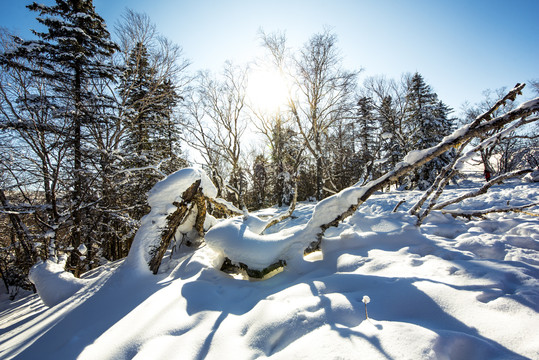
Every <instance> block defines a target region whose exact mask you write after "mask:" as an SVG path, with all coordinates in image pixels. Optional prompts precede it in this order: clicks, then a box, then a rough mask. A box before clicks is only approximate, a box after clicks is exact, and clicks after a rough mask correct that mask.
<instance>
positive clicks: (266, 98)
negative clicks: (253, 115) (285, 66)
mask: <svg viewBox="0 0 539 360" xmlns="http://www.w3.org/2000/svg"><path fill="white" fill-rule="evenodd" d="M288 94H289V88H288V86H287V81H286V79H285V77H284V76H283V74H282V73H281V72H279V71H278V70H277V69H270V68H262V67H257V68H253V69H252V70H251V71H250V72H249V79H248V84H247V98H248V101H249V102H250V104H251V105H252V107H253V108H254V109H255V110H257V111H264V112H278V111H279V109H282V108H283V107H284V106H286V104H287V103H288Z"/></svg>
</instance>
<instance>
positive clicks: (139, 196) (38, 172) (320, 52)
mask: <svg viewBox="0 0 539 360" xmlns="http://www.w3.org/2000/svg"><path fill="white" fill-rule="evenodd" d="M28 9H29V10H30V11H32V12H33V13H35V14H36V20H37V22H36V25H37V24H40V25H41V27H42V28H43V29H44V30H43V31H42V32H40V31H34V39H21V38H20V37H17V36H15V35H13V34H11V33H10V32H9V31H8V30H6V29H0V31H1V32H0V66H1V70H0V71H1V72H0V200H1V205H0V247H1V252H0V275H1V277H2V280H3V283H4V284H3V285H4V286H5V290H6V291H7V292H8V293H10V294H12V295H13V296H15V295H16V294H17V292H18V290H19V289H25V290H32V289H33V284H32V283H31V282H30V281H29V279H28V273H29V271H30V269H31V268H32V266H34V265H35V264H36V263H37V262H38V261H39V260H44V259H50V260H53V261H55V262H59V261H60V259H63V261H64V262H62V263H65V269H66V270H67V271H69V272H71V273H73V274H74V276H75V277H77V278H78V277H80V276H81V275H82V274H84V273H86V272H88V271H90V270H92V269H95V268H97V267H99V266H101V265H103V264H107V263H109V262H112V261H115V260H119V259H123V258H125V257H126V256H127V255H128V253H129V250H130V248H131V245H132V243H133V239H134V237H135V234H136V232H137V230H138V229H139V227H140V225H141V219H142V217H143V216H144V215H146V214H148V213H149V212H150V206H149V204H148V197H147V194H148V192H149V191H150V189H151V188H152V187H154V185H155V184H156V183H157V182H158V181H160V180H163V179H165V178H166V177H167V176H168V175H170V174H173V173H175V172H176V171H178V170H180V169H182V168H185V167H189V166H196V167H198V168H200V169H203V170H204V171H205V173H207V174H208V176H209V178H210V179H211V182H212V183H213V184H214V185H215V188H216V194H215V196H214V198H216V199H217V198H219V199H223V200H224V201H223V202H219V201H214V202H211V201H210V200H208V204H207V207H208V212H211V213H212V215H213V216H215V217H223V216H229V215H231V213H230V211H232V214H246V213H248V212H250V211H255V210H258V209H263V208H268V207H271V206H275V205H276V206H278V207H289V212H290V213H289V214H288V215H291V214H292V212H293V211H294V207H295V204H296V203H297V202H319V201H322V200H324V199H326V198H328V197H330V196H332V195H335V194H338V193H339V192H341V191H343V190H344V189H347V188H349V187H351V186H367V185H368V184H371V187H370V188H369V189H370V190H369V191H371V192H374V191H389V190H391V189H393V190H394V189H397V190H405V189H406V190H413V189H415V190H421V191H424V192H425V194H426V195H428V196H430V195H432V194H433V191H434V190H436V189H439V188H443V186H441V187H440V186H439V185H440V183H444V184H447V183H448V182H450V181H452V180H454V179H456V178H458V177H459V176H464V175H465V174H463V173H460V172H459V168H458V166H455V164H456V162H457V159H459V158H460V157H461V156H462V155H463V154H464V153H466V152H467V151H468V152H469V151H470V150H469V149H472V150H473V151H472V152H473V153H474V154H478V155H480V157H479V158H480V163H481V164H482V165H481V166H482V168H483V169H484V173H485V175H486V176H487V179H486V181H487V182H489V180H490V179H489V178H490V176H492V177H493V179H494V177H495V176H497V177H498V178H497V179H498V180H497V181H501V179H505V178H509V177H511V176H517V175H523V174H525V173H529V172H531V171H532V170H533V169H537V168H538V166H539V152H537V149H538V146H539V144H538V134H539V131H538V130H539V129H538V127H537V123H536V120H537V117H534V116H531V117H530V115H532V114H533V113H534V112H535V113H536V112H537V107H538V106H537V104H531V105H530V106H529V107H528V108H526V109H524V110H526V111H525V112H523V111H522V109H523V108H519V107H517V105H516V104H517V103H516V102H515V97H516V96H517V95H518V94H519V93H520V92H521V90H522V88H523V86H524V84H517V85H516V86H515V87H514V88H513V89H512V90H511V88H507V89H506V88H501V89H495V90H486V91H485V93H484V100H483V101H481V102H480V103H477V104H466V106H465V107H464V110H463V111H462V114H463V115H462V116H461V117H460V118H457V117H456V116H455V115H454V113H455V111H454V109H451V108H450V107H449V106H447V105H446V104H445V103H444V102H443V100H442V99H440V98H439V97H438V95H437V94H436V92H434V90H433V88H432V87H431V86H430V85H429V84H428V83H427V82H426V80H425V78H424V77H423V76H422V75H421V74H420V73H419V72H414V73H406V74H403V75H402V77H401V78H399V79H390V78H387V77H384V76H382V75H381V76H376V77H368V78H365V79H361V77H360V74H361V71H360V70H354V69H351V70H348V69H343V62H342V57H341V55H340V52H339V48H338V39H337V36H336V35H335V34H334V33H332V32H331V30H326V29H323V30H321V32H319V33H316V34H313V35H312V36H311V37H310V38H309V39H305V43H304V45H303V46H302V47H300V48H298V49H291V48H289V46H288V44H287V39H286V35H285V34H284V33H279V32H275V33H265V32H264V31H263V30H261V31H260V33H259V39H260V46H261V47H263V48H264V50H265V53H266V56H265V57H264V58H263V59H253V61H252V62H251V63H249V64H234V63H231V62H225V63H224V64H223V68H222V72H220V73H218V74H214V73H211V72H210V71H206V70H198V69H193V68H192V66H191V64H190V62H189V60H188V55H189V54H184V53H183V50H182V48H181V46H180V45H178V44H175V43H172V42H171V41H170V40H168V39H167V38H165V37H163V36H162V35H161V34H160V33H159V31H158V28H157V26H156V25H155V24H154V23H153V22H152V20H151V19H150V18H149V17H148V16H147V15H145V14H143V13H137V12H134V11H131V10H126V11H125V13H124V16H123V18H122V19H121V20H120V21H119V22H118V23H117V24H115V26H114V30H113V32H112V33H111V32H109V30H108V27H107V25H106V24H105V22H104V20H103V19H102V18H101V17H100V16H99V15H98V14H97V13H96V12H95V9H94V7H93V5H92V3H91V2H90V1H60V0H58V1H56V4H55V5H51V6H45V5H38V4H36V3H34V4H32V5H29V6H28ZM257 73H258V74H260V73H266V74H271V75H270V77H273V78H279V79H280V80H279V81H280V83H279V84H280V85H277V86H273V85H271V86H270V82H271V80H270V77H263V79H264V80H262V81H263V82H264V81H265V82H266V83H267V84H268V85H267V87H271V90H272V91H274V92H277V91H280V92H281V94H278V95H275V94H273V93H272V92H271V91H270V92H263V93H262V95H261V96H262V97H273V96H276V98H277V99H278V100H275V99H274V98H271V99H263V100H260V99H255V96H253V90H252V89H253V86H260V85H256V82H255V80H254V79H255V77H256V74H257ZM360 79H361V82H360ZM516 80H518V81H528V82H529V84H528V86H529V87H531V88H532V91H533V92H534V93H535V94H536V95H539V82H538V81H537V80H534V79H516ZM258 81H260V80H258ZM282 93H284V95H283V94H282ZM259 97H260V96H259ZM276 102H277V103H276ZM502 105H503V106H502ZM506 113H507V114H509V117H507V116H506V115H504V116H506V117H505V118H503V116H501V115H503V114H506ZM500 118H502V120H503V121H498V122H496V123H493V124H491V126H484V127H480V126H479V128H480V129H481V130H480V131H476V132H475V133H473V134H471V133H472V131H470V135H466V136H465V137H464V138H463V141H462V142H460V141H458V142H457V141H453V140H456V139H457V137H458V136H461V135H463V134H464V131H463V132H460V133H458V134H455V130H456V129H458V128H461V127H462V126H463V125H465V124H472V126H471V128H472V130H474V129H476V128H477V127H478V124H479V122H480V121H483V122H484V123H488V122H489V121H490V120H492V119H494V120H492V121H495V120H496V119H500ZM513 120H518V123H517V124H516V125H514V124H513V125H510V126H509V125H508V124H510V122H511V121H513ZM474 124H475V125H474ZM506 125H507V126H506ZM466 129H468V130H469V129H470V127H468V128H466ZM452 134H453V135H452ZM472 135H473V136H472ZM451 136H453V138H451ZM448 139H449V140H448ZM451 141H453V142H451ZM444 142H445V143H444ZM440 144H444V146H441V147H440V146H439V145H440ZM437 146H438V147H437ZM423 149H435V150H436V152H433V153H435V156H434V155H432V154H431V153H425V152H421V151H420V150H423ZM407 154H408V155H407ZM431 155H432V156H431ZM405 156H406V158H405ZM403 159H404V161H405V163H407V164H412V165H413V164H417V166H416V165H413V166H410V167H407V168H405V169H404V170H402V169H403V167H402V166H401V165H402V161H403ZM406 159H407V160H406ZM416 160H421V161H416ZM423 160H425V161H423ZM420 162H421V164H419V163H420ZM401 170H402V171H401ZM386 174H391V176H390V177H387V178H385V179H387V180H384V181H383V183H376V184H375V185H376V186H374V185H372V184H373V181H375V180H377V179H380V178H382V177H383V176H384V175H386ZM506 174H509V175H507V177H504V176H505V175H506ZM379 184H381V185H379ZM369 195H370V193H369ZM425 200H426V199H423V200H422V201H421V202H419V203H418V207H417V208H414V209H412V210H411V213H412V214H414V215H417V217H418V224H420V223H421V222H422V221H423V220H424V219H425V217H426V215H427V214H428V212H429V211H430V209H431V208H433V207H435V205H436V204H435V202H433V203H432V206H431V207H430V208H428V209H427V210H421V206H422V205H423V203H424V202H425ZM225 203H226V204H227V206H223V204H225ZM352 205H353V204H351V206H350V208H349V209H347V211H348V212H350V211H351V212H353V211H355V210H356V208H357V207H353V206H352ZM231 209H232V210H231ZM345 213H346V212H344V213H342V215H343V216H342V217H340V219H339V220H338V221H337V223H338V222H340V221H341V220H342V218H344V217H347V216H349V215H350V213H346V214H345ZM338 215H339V214H338V213H336V214H335V216H336V217H339V216H340V215H339V216H338ZM329 220H332V219H329ZM335 224H336V223H333V224H332V223H331V221H328V222H327V223H320V224H318V225H319V226H321V227H322V229H323V230H324V231H325V229H327V228H328V227H329V226H334V225H335ZM324 226H325V228H324ZM198 230H199V233H201V235H203V234H204V231H205V230H207V229H204V228H199V229H198ZM322 234H323V231H322ZM320 236H321V235H320ZM166 245H168V243H167V244H166ZM157 267H159V265H157ZM156 271H157V270H156Z"/></svg>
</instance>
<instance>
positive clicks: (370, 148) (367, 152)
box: [357, 97, 378, 181]
mask: <svg viewBox="0 0 539 360" xmlns="http://www.w3.org/2000/svg"><path fill="white" fill-rule="evenodd" d="M357 105H358V120H357V122H358V130H359V131H358V140H359V149H358V154H357V156H358V160H359V162H360V164H361V165H360V166H361V169H362V170H361V173H360V174H359V176H360V177H363V179H364V181H367V180H369V179H370V178H372V176H373V175H375V174H373V172H374V161H375V160H376V157H377V152H378V151H377V144H376V138H377V134H376V129H377V127H378V126H377V123H376V118H375V114H374V105H373V101H372V99H371V98H368V97H362V98H360V99H359V100H358V104H357Z"/></svg>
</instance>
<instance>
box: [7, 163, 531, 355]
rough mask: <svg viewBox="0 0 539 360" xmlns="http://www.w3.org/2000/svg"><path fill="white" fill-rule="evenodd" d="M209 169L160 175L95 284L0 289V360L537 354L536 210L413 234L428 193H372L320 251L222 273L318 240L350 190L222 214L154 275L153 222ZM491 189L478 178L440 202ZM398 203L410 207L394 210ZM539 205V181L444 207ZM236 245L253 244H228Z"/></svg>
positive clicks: (437, 223) (435, 224) (447, 221)
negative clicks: (256, 276)
mask: <svg viewBox="0 0 539 360" xmlns="http://www.w3.org/2000/svg"><path fill="white" fill-rule="evenodd" d="M184 177H185V178H186V179H188V180H185V181H184V180H181V179H184ZM199 177H200V178H203V177H204V175H201V174H200V173H199V172H197V171H195V170H194V169H190V170H187V171H186V172H185V173H183V174H180V175H178V174H175V175H172V178H169V179H167V180H164V181H163V182H161V183H160V185H159V186H158V187H157V190H156V189H154V191H152V193H151V194H150V203H151V206H152V212H151V213H150V214H149V215H148V216H147V217H146V218H145V219H144V220H143V222H142V223H143V224H142V227H141V230H140V231H139V232H138V233H137V238H136V240H135V243H134V244H133V246H135V249H134V250H132V251H131V253H130V255H129V257H128V259H127V260H126V261H120V262H117V263H111V264H109V265H106V266H102V267H100V268H97V269H95V270H94V271H92V272H91V273H89V274H86V275H85V276H84V279H82V280H80V281H84V282H85V283H84V286H83V287H82V288H80V289H79V290H78V291H76V292H74V293H72V295H71V296H70V297H69V298H67V299H65V300H64V301H61V302H57V304H56V305H52V306H47V305H45V304H44V303H43V300H44V299H40V298H39V297H38V295H37V294H30V295H27V296H25V297H22V298H19V299H17V300H16V301H14V302H9V300H7V297H6V296H5V295H1V296H2V297H0V358H2V359H12V358H16V359H36V358H39V359H75V358H77V359H220V360H222V359H254V358H270V359H291V358H293V359H359V358H361V359H526V358H528V359H538V358H539V332H537V327H538V325H539V314H538V309H539V280H538V279H539V217H537V216H533V214H538V213H539V207H538V206H535V207H531V208H527V209H526V212H522V213H517V212H511V213H496V214H491V215H488V216H487V217H486V218H485V219H473V220H463V219H461V218H453V217H451V216H450V215H444V214H442V213H440V212H433V213H432V214H431V215H429V217H428V218H427V219H426V221H425V223H424V225H423V226H422V227H421V228H417V227H416V226H415V225H414V223H415V218H414V217H411V216H410V215H408V214H407V212H406V211H407V209H408V208H409V207H411V206H412V205H413V204H414V202H415V200H417V199H418V198H419V196H420V195H421V193H419V192H409V191H406V192H404V191H393V192H389V193H376V194H375V195H373V196H372V197H371V198H370V199H369V200H368V201H366V202H365V203H364V204H362V205H361V206H360V207H359V209H358V211H357V212H356V213H355V214H354V215H352V216H351V217H350V218H348V219H347V220H346V221H344V222H343V223H342V224H341V225H340V226H339V227H337V228H330V229H328V230H327V231H326V234H325V237H324V238H323V241H322V252H321V253H315V254H311V255H310V256H308V257H306V258H305V259H303V257H301V258H300V259H298V258H296V255H293V256H292V257H294V259H295V260H294V261H292V264H289V266H287V267H286V268H285V269H284V271H283V272H281V273H279V274H277V275H275V276H273V277H271V278H269V279H267V280H264V281H250V280H246V279H241V278H239V277H237V276H236V277H233V276H230V275H227V274H225V273H223V272H221V271H220V270H219V267H220V264H221V262H222V259H223V254H222V252H223V251H229V252H230V253H232V254H235V253H237V256H244V257H249V256H254V255H255V254H256V256H257V258H256V259H255V260H253V261H257V262H260V265H261V266H262V265H264V264H265V263H264V262H265V261H266V260H265V258H266V257H272V256H277V257H279V256H285V255H287V254H290V253H291V250H290V248H288V249H287V247H289V246H295V245H297V244H300V243H301V244H303V243H305V242H306V241H307V240H314V239H308V236H312V235H313V234H312V231H313V230H312V229H314V228H315V227H316V226H317V225H318V224H319V223H320V222H322V221H323V220H324V219H325V220H331V219H332V217H333V216H334V215H335V213H334V212H333V211H341V210H342V209H343V208H345V209H346V204H347V203H349V202H350V201H352V200H353V198H356V197H357V194H358V193H359V192H360V190H359V189H355V190H354V191H352V190H350V191H349V192H348V193H344V194H341V195H340V196H339V197H332V198H330V199H329V200H325V202H321V203H320V204H318V205H315V204H312V203H302V204H298V207H297V209H296V211H295V212H294V218H289V219H287V220H285V221H284V222H282V223H279V224H277V225H275V226H274V227H271V228H270V229H268V230H267V231H266V234H261V232H262V231H261V230H262V229H263V224H264V222H265V220H264V219H265V218H270V217H271V216H274V215H276V214H277V213H278V212H281V211H285V210H286V209H284V208H283V209H277V208H270V209H265V210H263V211H260V212H258V213H255V214H254V215H253V214H251V215H250V216H249V217H248V218H247V219H246V220H243V217H238V218H234V219H229V220H224V221H223V220H221V221H219V222H218V223H217V224H216V225H215V226H214V228H213V229H212V230H211V231H210V232H208V234H207V235H208V238H212V240H211V241H209V242H208V246H204V247H202V248H199V249H198V250H191V249H188V248H180V249H179V251H176V252H174V255H173V256H171V254H170V252H169V253H167V254H166V256H165V258H164V260H163V264H162V265H161V269H162V271H160V273H159V274H158V275H152V274H151V273H150V272H149V271H148V270H147V263H145V262H144V261H145V259H143V258H141V253H140V250H141V248H143V247H144V246H145V245H148V244H149V243H151V242H152V241H153V240H151V241H149V240H147V238H149V237H152V236H153V235H152V234H153V232H152V231H154V230H156V229H157V228H156V227H154V225H155V224H152V225H150V224H151V223H152V221H156V222H159V221H161V220H162V218H163V217H164V216H166V214H168V213H169V212H170V211H173V210H174V208H169V206H170V205H169V204H170V203H171V202H172V201H175V200H178V198H177V197H178V191H180V192H179V194H181V191H182V189H183V188H184V187H187V186H189V185H190V182H191V180H193V179H198V178H199ZM204 181H205V180H204ZM191 183H192V182H191ZM181 184H184V185H182V186H179V185H181ZM481 185H482V176H481V173H477V176H476V177H473V178H469V179H464V180H461V181H460V183H459V186H455V185H452V187H450V188H449V189H448V191H447V193H444V195H442V198H441V199H440V201H445V200H447V199H449V198H450V197H451V198H452V197H455V196H458V195H459V194H462V193H463V192H469V191H470V190H471V189H472V188H478V187H480V186H481ZM209 190H210V186H206V185H204V191H209ZM403 197H405V198H406V199H407V202H406V203H405V204H403V205H402V206H401V207H399V211H398V212H396V213H392V212H391V210H392V209H393V208H394V207H395V205H396V203H397V202H398V201H399V200H400V199H402V198H403ZM339 199H341V200H342V201H341V200H339ZM538 201H539V183H535V182H525V181H520V180H511V181H506V182H505V183H504V184H501V185H497V186H494V187H493V188H491V190H490V191H489V192H488V193H487V194H485V195H482V196H480V197H476V198H471V199H467V200H465V201H463V202H462V203H461V204H458V205H452V206H450V207H449V209H452V210H456V209H461V210H480V209H487V208H499V207H506V206H508V203H509V206H511V207H512V206H519V205H524V204H528V203H533V202H538ZM324 203H325V204H326V205H327V206H328V207H325V206H322V204H324ZM315 208H316V210H315ZM328 209H331V210H328ZM313 212H314V214H313ZM219 229H221V230H219ZM309 229H310V230H309ZM210 234H211V235H210ZM309 234H310V235H309ZM298 237H300V238H301V239H299V240H298V239H297V238H298ZM230 238H232V239H230ZM238 239H241V240H242V241H243V242H244V245H245V250H244V251H242V250H241V247H240V246H239V245H238V247H237V248H235V249H234V250H230V249H226V248H222V246H221V245H219V242H220V241H222V242H223V244H226V245H227V246H228V245H229V244H235V243H238V244H239V240H238ZM208 240H209V239H208ZM264 242H266V244H265V245H262V244H263V243H264ZM209 243H211V245H210V244H209ZM137 247H138V248H137ZM292 250H293V251H292V253H294V254H296V253H295V252H296V251H297V249H292ZM227 255H229V254H228V253H227ZM265 255H266V257H265ZM51 284H52V282H51ZM55 286H58V288H61V285H55ZM367 298H368V299H370V302H369V303H368V314H369V319H366V318H365V303H364V301H366V300H364V299H367Z"/></svg>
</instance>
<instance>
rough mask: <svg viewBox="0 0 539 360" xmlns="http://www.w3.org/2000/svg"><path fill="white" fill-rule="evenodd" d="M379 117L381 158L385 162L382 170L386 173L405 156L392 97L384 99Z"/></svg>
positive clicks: (378, 112)
mask: <svg viewBox="0 0 539 360" xmlns="http://www.w3.org/2000/svg"><path fill="white" fill-rule="evenodd" d="M377 117H378V121H379V123H380V148H381V158H382V159H383V160H384V162H383V166H382V168H381V169H380V170H381V171H382V172H385V171H389V170H390V169H392V168H393V167H394V166H395V164H397V163H398V162H399V161H401V160H402V158H403V157H404V155H405V144H404V143H403V136H402V135H403V134H402V132H401V127H400V125H399V116H398V114H397V110H396V108H395V106H394V104H393V99H392V97H391V96H389V95H388V96H385V97H384V98H383V99H382V101H381V103H380V105H379V107H378V109H377Z"/></svg>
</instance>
